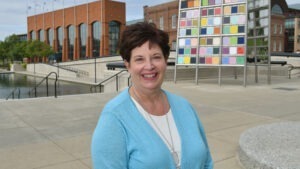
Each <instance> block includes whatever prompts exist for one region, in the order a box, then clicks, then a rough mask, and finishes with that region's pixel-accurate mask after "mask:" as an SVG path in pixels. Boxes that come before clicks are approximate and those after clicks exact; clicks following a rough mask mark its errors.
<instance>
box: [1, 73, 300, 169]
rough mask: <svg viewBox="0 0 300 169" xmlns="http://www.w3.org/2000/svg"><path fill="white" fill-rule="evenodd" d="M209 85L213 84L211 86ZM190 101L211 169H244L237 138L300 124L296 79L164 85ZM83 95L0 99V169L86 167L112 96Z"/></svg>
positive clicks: (299, 93)
mask: <svg viewBox="0 0 300 169" xmlns="http://www.w3.org/2000/svg"><path fill="white" fill-rule="evenodd" d="M212 82H213V83H212ZM164 88H165V89H166V90H169V91H171V92H173V93H176V94H179V95H182V96H184V97H186V98H187V99H189V100H190V101H191V103H192V104H193V105H194V107H195V108H196V109H197V110H198V112H199V116H200V118H201V121H202V122H203V124H204V127H205V130H206V132H207V137H208V142H209V146H210V148H211V152H212V156H213V159H214V161H215V169H242V167H241V166H240V164H239V162H238V160H237V150H238V141H239V137H240V134H241V133H242V132H243V131H245V130H247V129H248V128H251V127H254V126H257V125H260V124H268V123H272V122H278V121H300V110H299V103H300V78H294V79H287V78H285V77H279V78H275V79H272V85H267V84H266V83H265V82H260V83H259V84H251V85H248V86H247V87H246V88H245V87H243V86H242V85H239V84H236V82H234V81H231V80H228V81H226V82H224V85H222V86H219V85H217V80H200V82H199V85H195V84H194V83H193V82H178V83H177V84H174V83H173V82H165V83H164ZM115 95H116V93H109V94H84V95H73V96H61V97H58V98H56V99H55V98H53V97H51V98H39V99H24V100H14V101H12V100H10V101H0V169H90V168H92V166H91V159H90V141H91V135H92V132H93V129H94V127H95V125H96V122H97V120H98V117H99V113H100V111H101V109H102V107H103V105H104V104H105V103H106V102H107V101H108V100H109V99H111V98H112V97H113V96H115Z"/></svg>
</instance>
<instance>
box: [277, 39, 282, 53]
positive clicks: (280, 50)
mask: <svg viewBox="0 0 300 169" xmlns="http://www.w3.org/2000/svg"><path fill="white" fill-rule="evenodd" d="M281 48H282V44H281V41H279V44H278V51H279V52H282V49H281Z"/></svg>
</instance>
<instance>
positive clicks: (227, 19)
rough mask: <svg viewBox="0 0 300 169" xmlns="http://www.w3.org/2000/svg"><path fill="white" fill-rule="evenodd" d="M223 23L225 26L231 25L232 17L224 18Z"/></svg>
mask: <svg viewBox="0 0 300 169" xmlns="http://www.w3.org/2000/svg"><path fill="white" fill-rule="evenodd" d="M223 23H224V24H229V23H230V17H229V16H227V17H224V18H223Z"/></svg>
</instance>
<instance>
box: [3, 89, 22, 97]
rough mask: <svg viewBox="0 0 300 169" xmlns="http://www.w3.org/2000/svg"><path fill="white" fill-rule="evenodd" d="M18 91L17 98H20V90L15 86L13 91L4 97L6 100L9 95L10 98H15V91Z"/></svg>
mask: <svg viewBox="0 0 300 169" xmlns="http://www.w3.org/2000/svg"><path fill="white" fill-rule="evenodd" d="M16 91H17V92H18V99H20V95H21V91H20V88H15V89H14V90H13V91H11V92H10V94H9V95H8V96H7V97H6V100H8V99H9V98H10V96H11V98H12V99H15V92H16Z"/></svg>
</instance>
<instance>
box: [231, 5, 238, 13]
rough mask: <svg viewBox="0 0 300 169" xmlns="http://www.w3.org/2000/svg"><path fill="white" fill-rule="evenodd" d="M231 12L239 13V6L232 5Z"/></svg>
mask: <svg viewBox="0 0 300 169" xmlns="http://www.w3.org/2000/svg"><path fill="white" fill-rule="evenodd" d="M231 13H232V14H234V13H238V7H237V6H232V7H231Z"/></svg>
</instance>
